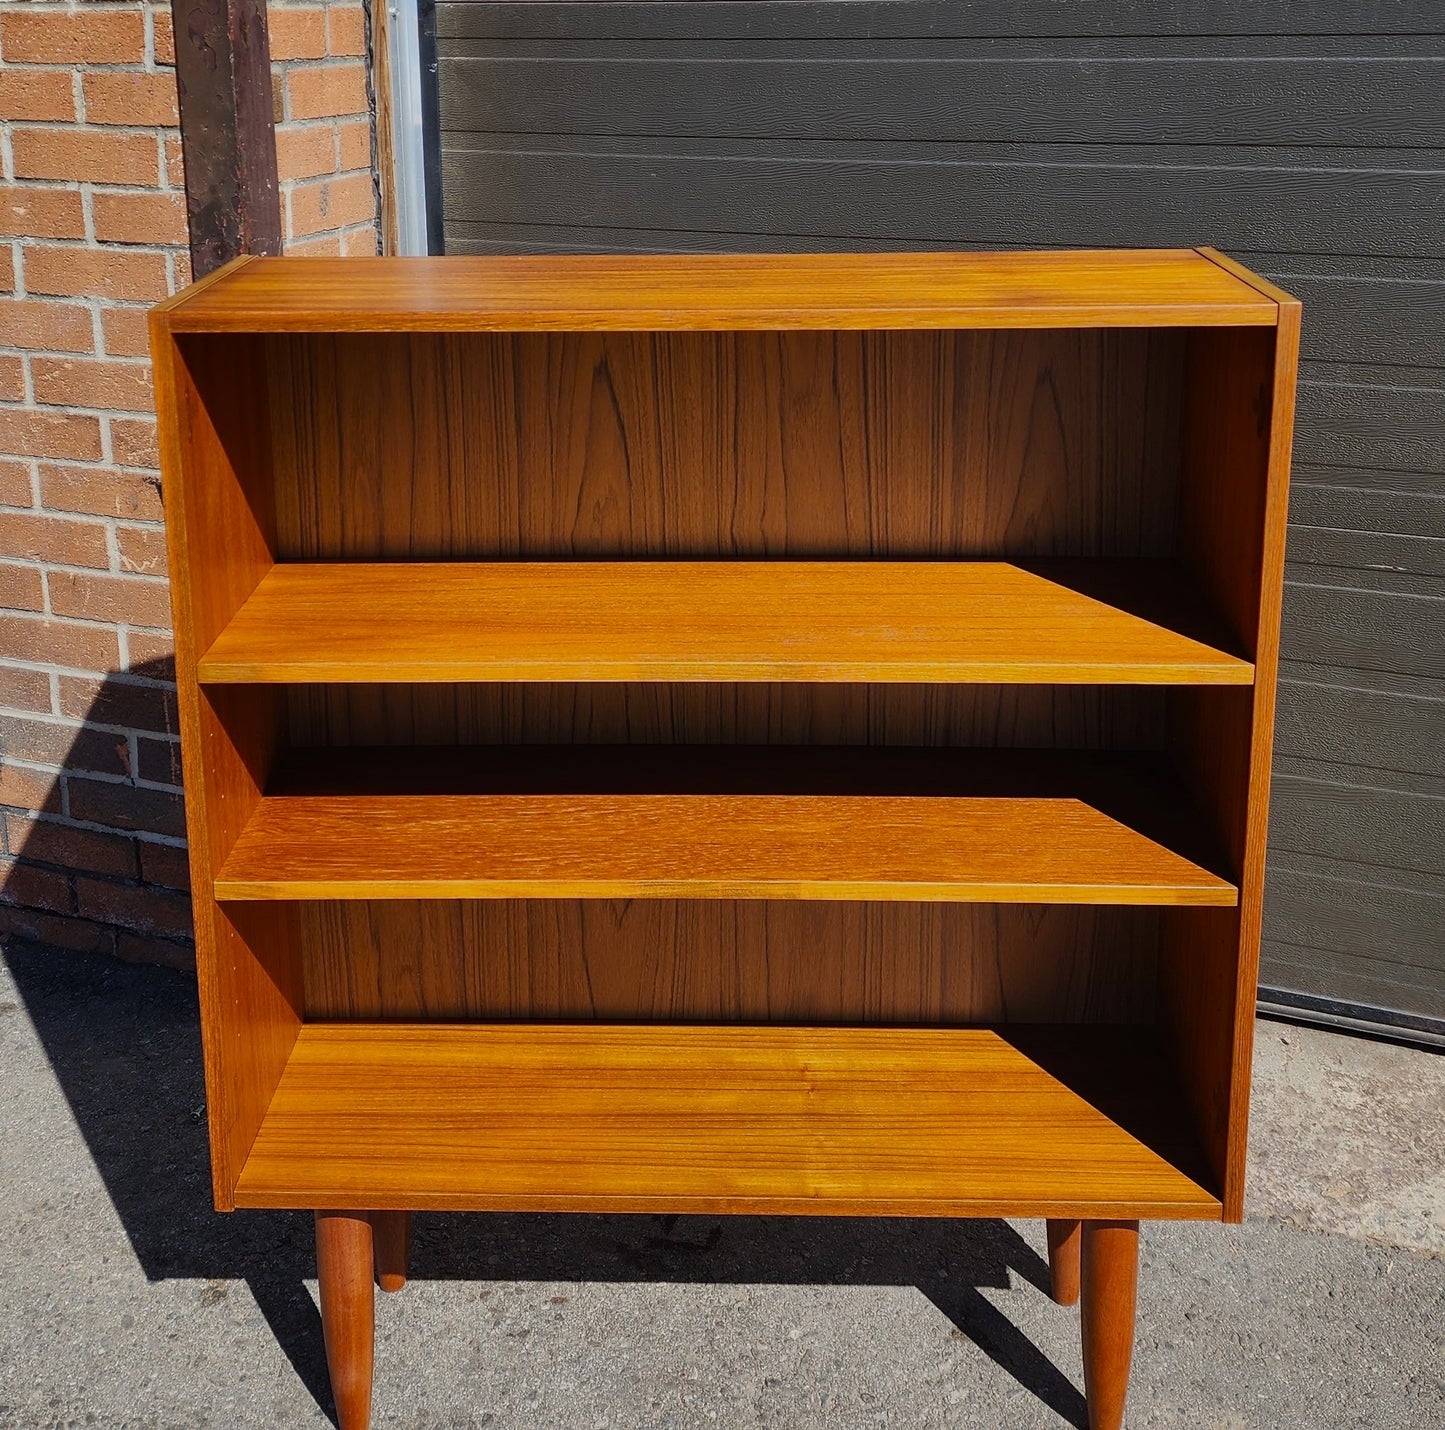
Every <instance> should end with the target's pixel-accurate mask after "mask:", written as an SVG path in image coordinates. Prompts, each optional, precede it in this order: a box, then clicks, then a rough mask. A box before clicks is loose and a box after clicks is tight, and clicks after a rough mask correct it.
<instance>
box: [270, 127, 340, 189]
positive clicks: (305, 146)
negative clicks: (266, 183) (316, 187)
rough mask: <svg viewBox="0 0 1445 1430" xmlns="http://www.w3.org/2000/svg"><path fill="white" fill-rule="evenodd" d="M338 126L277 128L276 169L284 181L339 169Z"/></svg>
mask: <svg viewBox="0 0 1445 1430" xmlns="http://www.w3.org/2000/svg"><path fill="white" fill-rule="evenodd" d="M336 168H337V164H336V126H335V125H334V124H306V125H301V126H292V127H290V128H285V129H278V130H277V131H276V172H277V173H278V174H279V175H280V176H281V178H282V179H283V180H286V179H314V178H315V177H316V176H317V175H318V174H334V173H335V172H336Z"/></svg>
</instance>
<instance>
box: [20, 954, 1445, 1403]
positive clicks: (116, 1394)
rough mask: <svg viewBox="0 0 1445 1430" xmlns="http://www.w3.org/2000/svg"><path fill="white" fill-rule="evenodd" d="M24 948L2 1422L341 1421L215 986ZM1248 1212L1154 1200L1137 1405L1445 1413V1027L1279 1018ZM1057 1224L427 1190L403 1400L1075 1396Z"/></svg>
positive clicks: (387, 1305) (379, 1391)
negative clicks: (1178, 1215)
mask: <svg viewBox="0 0 1445 1430" xmlns="http://www.w3.org/2000/svg"><path fill="white" fill-rule="evenodd" d="M6 961H7V963H8V972H6V971H5V969H4V968H3V967H0V1425H3V1426H24V1427H48V1426H71V1425H76V1426H79V1425H85V1426H107V1427H110V1426H113V1427H120V1426H158V1427H168V1430H169V1427H186V1426H234V1427H250V1426H286V1427H301V1426H310V1425H317V1426H324V1425H325V1424H327V1423H328V1418H329V1397H328V1394H327V1390H326V1374H325V1361H324V1358H323V1351H322V1347H321V1334H320V1319H319V1317H318V1314H317V1311H316V1286H315V1281H314V1279H312V1278H313V1274H314V1272H313V1257H312V1248H311V1228H310V1225H309V1219H308V1218H306V1217H304V1216H300V1215H292V1214H281V1213H259V1212H253V1213H237V1214H235V1215H233V1216H229V1217H222V1216H217V1215H216V1214H215V1213H213V1212H212V1211H211V1209H210V1202H209V1197H210V1192H209V1181H208V1173H207V1166H206V1148H205V1129H204V1125H203V1120H202V1119H203V1109H202V1106H201V1104H202V1087H201V1072H200V1058H199V1042H198V1034H197V1030H196V1013H195V1007H194V988H193V985H192V983H191V982H190V981H189V980H188V979H187V978H185V977H184V976H182V975H180V974H176V973H172V972H168V971H165V970H160V969H142V968H129V967H125V966H122V965H117V964H113V963H109V962H101V961H97V960H91V959H87V958H83V957H77V956H73V955H67V954H61V953H55V952H49V951H47V952H40V951H36V950H29V949H20V948H16V949H11V950H10V951H8V953H7V955H6ZM1256 1069H1257V1072H1256V1078H1257V1081H1256V1086H1257V1093H1256V1100H1255V1125H1254V1138H1253V1144H1254V1147H1255V1148H1256V1155H1255V1157H1254V1169H1253V1179H1252V1209H1253V1215H1252V1217H1251V1219H1250V1220H1249V1221H1248V1222H1247V1223H1246V1224H1245V1225H1244V1226H1243V1227H1240V1228H1220V1227H1218V1226H1189V1225H1180V1226H1174V1225H1167V1224H1158V1223H1155V1224H1151V1225H1150V1226H1149V1227H1148V1228H1147V1232H1146V1243H1145V1253H1144V1264H1143V1268H1142V1273H1141V1285H1140V1307H1139V1338H1138V1346H1137V1351H1136V1357H1135V1371H1134V1378H1133V1384H1132V1390H1131V1393H1130V1410H1129V1424H1130V1425H1131V1426H1134V1427H1143V1426H1187V1427H1192V1430H1210V1427H1217V1430H1225V1427H1228V1430H1246V1427H1249V1428H1250V1430H1252V1427H1261V1430H1264V1427H1268V1430H1275V1427H1309V1430H1314V1427H1335V1426H1339V1427H1345V1426H1360V1427H1365V1426H1368V1427H1380V1430H1389V1427H1400V1430H1433V1427H1438V1426H1445V1180H1442V1175H1445V1174H1442V1162H1445V1156H1442V1153H1445V1133H1442V1122H1445V1117H1442V1114H1445V1058H1442V1057H1441V1056H1439V1055H1435V1054H1430V1053H1424V1052H1413V1051H1408V1050H1405V1049H1401V1048H1396V1047H1390V1046H1386V1045H1381V1044H1375V1043H1370V1042H1365V1041H1362V1040H1359V1039H1355V1038H1349V1037H1341V1036H1336V1035H1331V1034H1326V1033H1320V1032H1314V1031H1307V1030H1302V1029H1298V1028H1292V1027H1288V1026H1285V1025H1282V1024H1275V1023H1261V1024H1260V1025H1259V1051H1258V1057H1257V1061H1256ZM1042 1249H1043V1240H1042V1227H1041V1226H1040V1225H1038V1224H1037V1223H1032V1224H1030V1223H1017V1224H1014V1223H1003V1222H952V1223H950V1222H923V1221H879V1222H863V1221H851V1220H834V1219H818V1220H811V1219H809V1220H792V1221H788V1220H754V1219H727V1218H704V1217H700V1218H681V1219H676V1220H671V1219H664V1218H657V1217H603V1218H581V1217H574V1218H567V1217H535V1216H495V1217H483V1216H472V1217H455V1216H440V1215H438V1216H423V1217H418V1218H417V1227H416V1247H415V1252H414V1256H413V1276H414V1279H413V1281H412V1283H411V1284H410V1285H409V1286H408V1288H407V1289H406V1290H405V1291H404V1292H403V1293H402V1294H401V1295H399V1296H396V1297H389V1298H383V1299H382V1300H381V1301H380V1303H379V1307H378V1335H377V1342H378V1344H377V1378H376V1415H375V1419H376V1423H377V1424H378V1425H379V1426H415V1427H423V1426H425V1427H433V1426H435V1427H443V1426H445V1427H451V1426H456V1427H462V1426H476V1427H483V1426H485V1427H494V1430H503V1427H508V1430H510V1427H518V1430H520V1427H527V1430H552V1427H556V1430H603V1427H606V1430H642V1427H647V1430H654V1427H656V1430H661V1427H678V1428H679V1430H692V1427H706V1426H719V1427H725V1430H733V1427H755V1426H767V1427H782V1428H783V1430H809V1428H810V1427H827V1430H855V1427H856V1430H863V1427H869V1428H870V1430H872V1427H878V1426H896V1427H904V1430H932V1427H938V1430H943V1427H969V1430H975V1427H977V1428H978V1430H994V1428H995V1427H997V1430H1007V1427H1049V1426H1061V1425H1062V1426H1068V1425H1073V1426H1080V1425H1082V1424H1083V1423H1084V1421H1083V1397H1082V1395H1081V1392H1080V1386H1081V1384H1082V1379H1081V1375H1080V1364H1079V1350H1078V1319H1077V1313H1076V1312H1073V1311H1068V1310H1065V1309H1063V1308H1061V1307H1058V1306H1055V1305H1054V1304H1053V1303H1052V1302H1050V1301H1049V1300H1048V1298H1047V1296H1046V1295H1045V1293H1044V1286H1045V1284H1046V1268H1045V1265H1044V1262H1043V1260H1042V1259H1041V1252H1042Z"/></svg>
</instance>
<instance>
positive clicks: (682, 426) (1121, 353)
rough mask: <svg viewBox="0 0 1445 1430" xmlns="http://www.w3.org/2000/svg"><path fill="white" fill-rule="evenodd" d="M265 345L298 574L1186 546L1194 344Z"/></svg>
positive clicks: (837, 336) (665, 336) (1129, 552)
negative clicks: (511, 560)
mask: <svg viewBox="0 0 1445 1430" xmlns="http://www.w3.org/2000/svg"><path fill="white" fill-rule="evenodd" d="M266 343H267V354H268V368H269V373H270V394H271V399H270V402H271V424H272V443H273V449H274V461H275V471H276V483H277V523H278V534H277V542H278V555H279V557H280V558H281V559H282V560H288V559H290V560H326V559H330V560H336V559H342V560H344V559H370V560H381V559H392V558H408V557H410V558H414V559H422V558H433V559H439V558H457V557H491V558H498V557H509V556H534V557H540V556H551V557H573V556H593V557H614V558H621V557H641V556H652V557H669V556H676V557H682V556H693V557H712V556H739V557H742V556H751V557H786V556H792V557H807V556H834V557H855V556H896V557H903V556H979V555H995V556H1159V555H1165V554H1168V553H1169V552H1170V551H1171V550H1172V547H1173V542H1174V520H1175V487H1176V477H1177V473H1178V469H1179V460H1180V457H1179V440H1180V427H1181V420H1182V416H1181V414H1182V406H1183V401H1182V394H1183V376H1184V366H1185V356H1184V355H1185V345H1186V330H1182V329H1180V330H1173V331H1169V330H1162V331H1161V330H1152V331H1151V330H1123V329H1077V330H1060V331H1053V330H1029V331H1003V332H988V331H976V332H947V331H916V332H787V333H768V332H762V333H736V332H729V333H724V332H717V333H710V332H700V333H527V334H486V333H483V334H468V335H425V336H423V335H395V334H392V335H384V334H383V335H364V334H363V335H357V334H347V335H331V334H322V335H295V336H276V337H271V338H268V339H267V340H266Z"/></svg>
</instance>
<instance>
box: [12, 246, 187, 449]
mask: <svg viewBox="0 0 1445 1430" xmlns="http://www.w3.org/2000/svg"><path fill="white" fill-rule="evenodd" d="M25 286H26V288H28V289H29V290H30V292H32V293H54V294H59V295H62V296H70V295H71V294H76V293H83V294H84V295H85V296H86V297H87V298H119V299H122V300H129V301H130V302H132V303H154V302H157V301H159V300H160V299H161V298H164V297H165V296H166V289H167V283H166V259H165V255H164V254H163V253H134V252H131V251H130V250H128V249H119V248H69V247H64V246H62V245H60V244H37V245H36V246H35V247H33V248H30V249H28V250H27V251H26V254H25ZM57 455H59V454H57Z"/></svg>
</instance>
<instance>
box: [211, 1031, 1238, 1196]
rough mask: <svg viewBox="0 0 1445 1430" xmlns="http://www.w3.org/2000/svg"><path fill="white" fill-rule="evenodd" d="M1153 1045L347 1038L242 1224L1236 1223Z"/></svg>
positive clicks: (302, 1045) (305, 1072)
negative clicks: (312, 1216)
mask: <svg viewBox="0 0 1445 1430" xmlns="http://www.w3.org/2000/svg"><path fill="white" fill-rule="evenodd" d="M1189 1126H1190V1123H1189V1118H1188V1116H1187V1113H1186V1111H1185V1108H1184V1106H1183V1100H1182V1095H1181V1094H1180V1093H1179V1091H1178V1090H1177V1087H1176V1085H1175V1083H1174V1080H1173V1078H1172V1076H1171V1074H1170V1073H1169V1071H1168V1069H1167V1066H1166V1064H1165V1062H1164V1060H1163V1058H1162V1057H1161V1056H1160V1055H1159V1053H1158V1052H1157V1050H1155V1048H1154V1046H1153V1040H1152V1036H1151V1034H1150V1032H1149V1030H1147V1029H1139V1028H1116V1027H1098V1026H1095V1027H1069V1028H1062V1027H1059V1028H1052V1027H1038V1026H1023V1025H1020V1026H1009V1027H1005V1028H997V1029H988V1028H960V1029H918V1028H797V1027H757V1026H734V1027H715V1026H705V1027H704V1026H678V1025H672V1026H659V1025H648V1026H635V1025H576V1024H569V1025H537V1024H495V1025H474V1024H473V1025H453V1024H430V1023H428V1024H415V1023H328V1024H310V1025H306V1026H304V1027H303V1028H302V1029H301V1032H300V1035H299V1037H298V1039H297V1042H296V1045H295V1048H294V1050H293V1052H292V1054H291V1058H290V1061H289V1062H288V1064H287V1066H286V1069H285V1071H284V1073H283V1075H282V1078H281V1081H280V1084H279V1086H278V1088H277V1090H276V1093H275V1095H274V1097H273V1098H272V1101H271V1105H270V1108H269V1110H268V1111H267V1113H266V1116H265V1119H264V1120H263V1122H262V1124H261V1128H260V1132H259V1133H258V1135H257V1137H256V1140H255V1143H254V1145H253V1147H252V1150H251V1153H250V1156H249V1157H248V1159H247V1161H246V1164H245V1166H244V1168H243V1169H242V1172H241V1175H240V1177H239V1179H238V1182H237V1186H236V1205H238V1206H243V1207H277V1208H281V1207H302V1208H304V1207H334V1208H347V1207H353V1208H389V1207H390V1208H409V1209H415V1210H425V1209H435V1210H453V1211H469V1210H476V1211H579V1212H587V1211H590V1212H607V1211H610V1212H661V1213H679V1212H700V1213H723V1212H751V1213H757V1214H811V1215H819V1214H837V1215H874V1216H876V1215H907V1216H1055V1217H1092V1218H1106V1217H1131V1218H1134V1217H1149V1218H1194V1219H1212V1220H1217V1219H1219V1217H1220V1216H1221V1206H1220V1201H1219V1198H1218V1197H1217V1196H1216V1195H1214V1193H1213V1192H1212V1191H1210V1190H1207V1187H1208V1185H1209V1179H1208V1176H1207V1174H1206V1173H1205V1172H1204V1171H1203V1169H1202V1166H1201V1161H1202V1159H1200V1158H1199V1156H1198V1152H1197V1148H1196V1147H1195V1146H1194V1144H1193V1140H1192V1136H1191V1134H1190V1133H1189V1132H1188V1131H1187V1129H1188V1128H1189Z"/></svg>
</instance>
